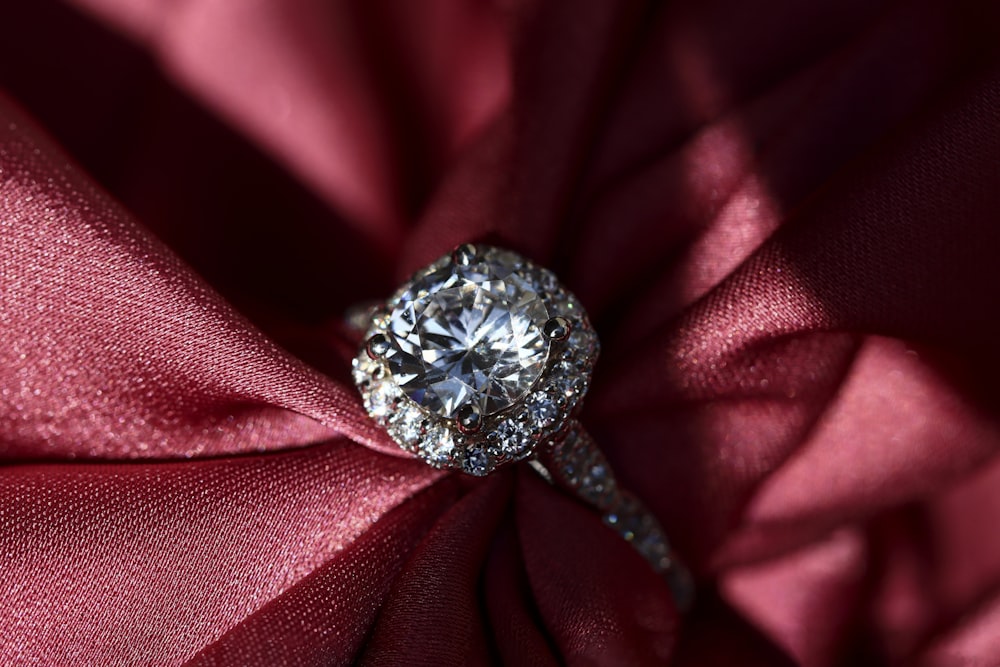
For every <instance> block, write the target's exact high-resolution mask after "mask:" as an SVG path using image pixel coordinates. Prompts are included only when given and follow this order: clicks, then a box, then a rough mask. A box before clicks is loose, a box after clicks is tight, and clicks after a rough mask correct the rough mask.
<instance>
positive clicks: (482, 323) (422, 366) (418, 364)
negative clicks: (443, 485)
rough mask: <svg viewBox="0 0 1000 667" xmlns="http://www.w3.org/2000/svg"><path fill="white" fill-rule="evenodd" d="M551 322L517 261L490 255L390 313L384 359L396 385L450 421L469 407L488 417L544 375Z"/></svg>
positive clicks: (455, 267) (421, 282)
mask: <svg viewBox="0 0 1000 667" xmlns="http://www.w3.org/2000/svg"><path fill="white" fill-rule="evenodd" d="M548 319H549V313H548V310H547V308H546V305H545V302H544V300H543V299H542V297H541V295H540V294H539V292H538V290H537V288H536V286H535V285H533V284H532V282H531V281H530V280H529V279H527V278H526V276H525V275H524V274H522V273H521V272H519V271H518V270H517V264H516V256H515V255H513V254H511V253H505V252H501V251H493V252H491V251H490V250H487V251H485V252H483V253H482V254H481V255H478V256H476V258H475V259H474V260H473V261H471V262H470V263H469V264H468V265H461V264H458V263H449V264H446V265H444V266H442V267H440V268H438V269H436V270H434V271H432V272H430V273H428V274H426V275H424V276H422V277H420V278H418V279H417V280H415V281H414V282H413V283H412V284H411V285H410V286H409V289H407V290H406V291H405V292H404V293H403V295H402V296H401V298H400V299H399V301H398V303H397V304H396V305H395V307H394V308H393V310H392V314H391V316H390V318H389V330H388V335H389V338H390V340H391V342H392V347H391V349H390V350H389V351H388V352H387V353H386V355H385V357H386V359H387V361H388V368H389V372H390V373H391V374H392V377H393V379H394V381H395V382H396V384H397V385H398V386H399V387H400V388H401V389H402V390H403V392H405V393H406V395H407V396H409V397H410V398H411V399H413V400H414V401H415V402H416V403H418V404H420V405H422V406H423V407H424V408H426V409H428V410H430V411H431V412H434V413H437V414H439V415H441V416H443V417H446V418H452V417H454V416H455V415H456V413H457V412H458V410H459V408H461V407H462V406H464V405H469V404H472V405H475V406H476V407H478V408H479V410H480V412H481V413H482V414H484V415H488V414H492V413H495V412H498V411H500V410H503V409H504V408H507V407H509V406H510V405H513V404H514V403H515V402H516V401H518V400H519V399H520V398H521V397H522V396H523V395H524V394H525V393H526V392H527V391H528V390H529V389H530V388H531V386H532V384H534V382H535V380H537V379H538V377H539V376H540V375H541V373H542V371H543V369H544V366H545V362H546V359H547V355H548V341H547V339H546V337H545V336H544V335H543V333H542V327H544V326H545V323H546V321H547V320H548Z"/></svg>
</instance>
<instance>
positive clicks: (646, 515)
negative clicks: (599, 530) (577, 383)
mask: <svg viewBox="0 0 1000 667" xmlns="http://www.w3.org/2000/svg"><path fill="white" fill-rule="evenodd" d="M532 467H533V468H534V469H535V471H536V472H538V473H539V474H540V475H541V476H542V477H543V478H544V479H545V480H546V481H548V482H549V483H551V484H553V485H555V486H558V487H560V488H562V489H564V490H566V491H568V492H570V493H572V494H573V495H574V496H576V497H577V498H579V499H580V500H582V501H584V502H585V503H587V504H588V505H590V506H591V507H593V508H594V509H596V510H598V511H599V512H601V518H602V519H603V521H604V524H605V525H606V526H608V527H609V528H611V529H612V530H614V531H615V532H616V533H618V535H620V536H621V537H622V538H623V539H624V540H625V541H626V542H628V543H629V544H631V545H632V546H633V547H634V548H635V550H636V551H638V552H639V554H640V555H641V556H642V557H643V558H645V559H646V560H647V561H648V562H649V564H650V565H651V566H652V568H653V569H654V570H655V571H656V572H657V573H659V574H660V575H661V576H663V578H664V579H665V580H666V582H667V584H668V585H669V586H670V590H671V592H672V593H673V596H674V601H675V603H676V604H677V608H678V609H679V610H680V611H687V610H688V609H689V608H690V607H691V604H692V602H693V600H694V581H693V579H692V577H691V574H690V572H689V571H688V570H687V568H686V567H684V565H683V564H682V563H681V562H680V561H679V560H678V559H677V557H676V555H675V554H674V552H673V550H672V549H671V548H670V543H669V542H668V541H667V537H666V534H665V533H664V531H663V528H662V526H660V522H659V521H657V519H656V517H655V516H653V514H652V513H651V512H650V511H649V509H648V508H647V507H646V506H645V505H644V504H643V503H642V501H641V500H639V499H638V498H637V497H636V496H635V495H633V494H631V493H629V492H628V491H625V490H623V489H622V488H621V487H620V486H619V485H618V482H617V480H616V479H615V477H614V474H613V473H612V471H611V466H610V465H609V464H608V461H607V459H606V458H605V457H604V454H603V453H602V452H601V450H600V448H599V447H598V446H597V443H596V442H595V441H594V439H593V438H592V437H590V435H589V434H588V433H587V431H586V430H585V429H584V428H583V426H582V425H581V424H580V422H579V421H577V420H575V419H574V420H572V421H571V422H570V424H569V426H568V428H567V430H566V432H565V434H564V435H562V437H560V438H559V439H557V440H554V441H551V442H549V443H548V445H547V446H543V447H542V448H540V450H539V452H538V454H537V457H536V459H535V460H533V461H532Z"/></svg>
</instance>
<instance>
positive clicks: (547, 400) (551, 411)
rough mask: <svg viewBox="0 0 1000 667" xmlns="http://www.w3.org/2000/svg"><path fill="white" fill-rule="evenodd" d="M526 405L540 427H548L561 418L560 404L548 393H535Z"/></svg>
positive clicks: (530, 415)
mask: <svg viewBox="0 0 1000 667" xmlns="http://www.w3.org/2000/svg"><path fill="white" fill-rule="evenodd" d="M525 407H526V409H527V411H528V416H529V417H531V420H532V421H533V422H534V423H535V424H536V425H537V426H538V427H539V428H548V427H549V426H552V425H553V424H555V423H556V422H557V421H558V420H559V404H558V403H556V401H555V399H553V398H552V397H551V396H549V395H548V394H543V393H536V394H534V395H533V396H532V397H531V398H530V399H529V400H528V404H527V405H526V406H525Z"/></svg>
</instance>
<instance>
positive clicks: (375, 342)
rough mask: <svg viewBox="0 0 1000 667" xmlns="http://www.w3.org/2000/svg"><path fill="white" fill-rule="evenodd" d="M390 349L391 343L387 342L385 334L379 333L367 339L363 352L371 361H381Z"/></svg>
mask: <svg viewBox="0 0 1000 667" xmlns="http://www.w3.org/2000/svg"><path fill="white" fill-rule="evenodd" d="M391 347H392V343H390V342H389V338H388V337H387V336H386V335H385V334H380V333H379V334H375V335H374V336H372V337H371V338H369V339H368V342H367V343H366V344H365V351H366V352H367V353H368V356H369V357H370V358H372V359H382V358H384V357H385V355H386V354H388V352H389V348H391Z"/></svg>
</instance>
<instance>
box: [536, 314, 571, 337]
mask: <svg viewBox="0 0 1000 667" xmlns="http://www.w3.org/2000/svg"><path fill="white" fill-rule="evenodd" d="M572 327H573V325H571V324H570V322H569V320H567V319H566V318H565V317H553V318H551V319H550V320H549V321H548V322H546V323H545V326H544V327H542V332H543V333H544V334H545V335H546V336H548V338H549V340H566V339H567V338H568V337H569V333H570V331H572Z"/></svg>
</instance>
